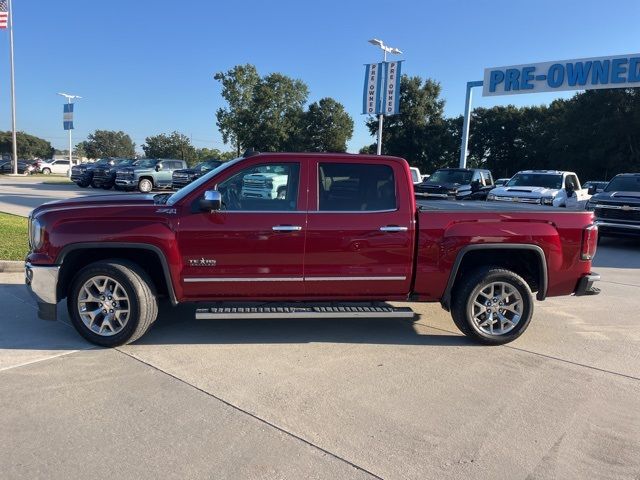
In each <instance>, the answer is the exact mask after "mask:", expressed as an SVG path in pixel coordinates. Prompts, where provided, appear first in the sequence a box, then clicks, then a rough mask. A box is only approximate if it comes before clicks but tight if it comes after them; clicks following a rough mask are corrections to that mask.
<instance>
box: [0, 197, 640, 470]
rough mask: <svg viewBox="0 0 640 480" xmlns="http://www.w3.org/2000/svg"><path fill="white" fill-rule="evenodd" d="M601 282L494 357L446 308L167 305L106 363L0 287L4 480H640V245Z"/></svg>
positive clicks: (100, 353)
mask: <svg viewBox="0 0 640 480" xmlns="http://www.w3.org/2000/svg"><path fill="white" fill-rule="evenodd" d="M11 188H16V189H17V188H20V187H11ZM65 188H67V189H69V190H70V189H72V188H75V187H65ZM77 190H80V189H77ZM5 192H6V190H5V186H4V185H2V184H0V202H3V201H5V200H3V198H5V195H6V194H5ZM31 195H33V196H37V195H38V193H37V192H36V193H33V194H31ZM46 195H53V193H46ZM34 201H35V200H34ZM18 203H19V202H18ZM2 209H3V207H2V205H1V204H0V210H2ZM594 270H596V271H598V272H599V273H601V274H602V278H603V281H602V282H601V285H600V287H601V289H602V293H601V295H599V296H596V297H581V298H575V297H563V298H556V299H554V298H552V299H548V300H547V301H545V302H539V303H537V305H536V312H535V314H534V319H533V321H532V323H531V326H530V327H529V330H528V331H527V332H526V333H525V335H524V336H523V337H521V338H520V339H518V340H517V341H515V342H513V343H512V344H509V345H506V346H501V347H484V346H478V345H475V344H473V343H471V342H469V341H468V340H467V339H466V338H465V337H462V336H461V335H460V334H459V332H457V330H456V329H455V327H454V325H453V323H452V321H451V320H450V317H449V316H448V314H447V313H446V312H444V311H442V310H441V309H440V308H439V306H438V305H428V304H409V305H410V306H411V307H412V308H414V309H415V311H416V312H417V313H418V314H419V317H418V318H417V319H416V321H414V322H411V321H399V320H384V319H376V320H366V319H364V320H363V319H348V320H347V319H345V320H322V321H320V320H286V319H282V320H234V321H219V320H216V321H196V320H194V318H193V309H192V308H190V307H179V308H176V309H173V308H171V307H170V306H169V305H166V304H165V305H163V306H162V308H161V315H160V318H159V319H158V320H157V322H156V324H155V325H154V327H153V328H152V330H151V331H150V332H148V333H147V335H146V336H145V337H143V338H142V339H141V340H140V341H139V342H137V343H135V344H133V345H128V346H126V347H121V348H118V349H112V350H107V349H98V348H92V346H91V345H90V344H88V343H86V342H84V341H83V340H82V339H81V337H79V335H77V334H76V332H75V330H74V329H73V328H72V327H71V326H70V325H69V319H68V316H67V314H66V312H65V308H64V305H63V304H60V305H59V306H58V308H59V321H57V322H44V321H40V320H38V319H37V318H36V315H35V313H36V310H35V305H34V303H33V301H32V300H31V298H30V297H29V295H28V293H27V291H26V289H25V287H24V286H23V283H22V282H23V278H22V275H21V274H20V273H14V274H8V273H4V274H0V305H2V314H0V404H1V405H2V406H3V408H2V412H1V413H0V432H2V440H3V441H2V448H1V449H0V471H1V472H3V473H2V477H3V478H73V477H91V478H107V477H110V478H234V479H237V478H274V479H276V478H277V479H281V478H291V479H299V478H327V479H329V478H331V479H336V478H340V479H342V478H389V479H396V478H401V479H405V478H407V479H425V478H438V479H439V478H481V479H498V478H504V479H517V478H522V479H552V478H554V479H555V478H563V479H573V478H575V479H584V478H612V479H634V480H637V479H639V478H640V313H638V311H639V307H640V300H639V298H640V242H636V241H628V240H617V239H604V240H603V242H602V244H601V246H600V249H599V251H598V254H597V256H596V261H595V267H594Z"/></svg>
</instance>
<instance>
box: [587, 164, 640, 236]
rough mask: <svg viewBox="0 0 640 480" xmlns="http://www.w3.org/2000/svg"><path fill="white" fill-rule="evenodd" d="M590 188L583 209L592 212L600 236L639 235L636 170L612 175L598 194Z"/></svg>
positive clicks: (639, 200)
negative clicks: (588, 197)
mask: <svg viewBox="0 0 640 480" xmlns="http://www.w3.org/2000/svg"><path fill="white" fill-rule="evenodd" d="M590 188H591V190H590V191H591V192H593V193H594V195H593V196H592V197H591V198H590V199H589V202H588V203H587V208H588V209H591V210H594V211H595V215H596V221H595V224H596V225H598V228H599V229H600V232H601V234H602V235H615V236H635V237H640V173H621V174H620V175H616V176H615V177H613V179H612V180H611V181H610V182H609V183H608V184H607V186H606V187H605V188H604V191H602V192H600V193H596V188H597V187H596V186H595V185H593V186H592V187H590Z"/></svg>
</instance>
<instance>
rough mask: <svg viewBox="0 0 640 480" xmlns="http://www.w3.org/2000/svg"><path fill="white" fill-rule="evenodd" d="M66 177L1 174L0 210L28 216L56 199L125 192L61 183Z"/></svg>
mask: <svg viewBox="0 0 640 480" xmlns="http://www.w3.org/2000/svg"><path fill="white" fill-rule="evenodd" d="M64 180H65V177H63V176H60V175H49V176H46V177H45V176H42V175H37V176H27V177H23V176H18V177H11V176H8V175H0V212H7V213H13V214H14V215H22V216H24V217H26V216H27V215H29V212H30V211H31V210H33V209H34V208H35V207H37V206H39V205H42V204H43V203H46V202H52V201H54V200H64V199H66V198H75V197H83V196H86V195H105V194H120V193H123V192H119V191H115V190H113V189H111V190H102V189H95V188H91V187H88V188H80V187H78V186H77V185H75V184H73V183H72V184H70V185H64V184H63V185H59V184H56V183H44V182H61V181H64Z"/></svg>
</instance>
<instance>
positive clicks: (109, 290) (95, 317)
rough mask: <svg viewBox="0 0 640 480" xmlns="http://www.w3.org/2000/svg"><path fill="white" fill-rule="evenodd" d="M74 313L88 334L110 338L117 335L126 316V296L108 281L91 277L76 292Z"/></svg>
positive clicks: (123, 290) (125, 322) (107, 278)
mask: <svg viewBox="0 0 640 480" xmlns="http://www.w3.org/2000/svg"><path fill="white" fill-rule="evenodd" d="M76 303H77V307H78V313H79V314H80V318H81V319H82V321H83V323H84V324H85V326H86V327H87V328H88V329H89V330H91V331H92V332H94V333H96V334H98V335H101V336H105V337H110V336H112V335H115V334H117V333H118V332H120V331H121V330H122V329H123V328H124V327H125V325H126V324H127V322H128V321H129V316H130V306H131V302H130V301H129V296H128V295H127V292H126V291H125V289H124V288H123V287H122V285H120V283H118V282H117V281H116V280H114V279H113V278H111V277H108V276H105V275H100V276H96V277H92V278H90V279H89V280H87V281H86V282H85V284H84V285H83V286H82V288H81V289H80V292H79V294H78V299H77V302H76Z"/></svg>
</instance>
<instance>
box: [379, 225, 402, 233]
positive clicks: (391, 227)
mask: <svg viewBox="0 0 640 480" xmlns="http://www.w3.org/2000/svg"><path fill="white" fill-rule="evenodd" d="M407 230H409V227H400V226H398V225H386V226H384V227H380V231H381V232H406V231H407Z"/></svg>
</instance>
